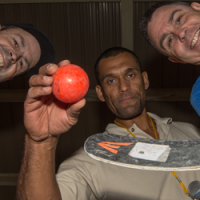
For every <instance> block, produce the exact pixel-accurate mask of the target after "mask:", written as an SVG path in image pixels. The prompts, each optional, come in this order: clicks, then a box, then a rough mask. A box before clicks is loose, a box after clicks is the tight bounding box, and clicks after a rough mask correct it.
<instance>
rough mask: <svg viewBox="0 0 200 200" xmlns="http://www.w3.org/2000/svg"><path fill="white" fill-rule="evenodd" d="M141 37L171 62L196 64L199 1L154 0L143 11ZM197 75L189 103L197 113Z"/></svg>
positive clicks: (199, 47) (199, 54)
mask: <svg viewBox="0 0 200 200" xmlns="http://www.w3.org/2000/svg"><path fill="white" fill-rule="evenodd" d="M140 28H141V31H142V33H143V35H144V37H145V38H146V39H147V40H148V41H149V42H150V43H151V44H152V45H153V46H154V47H155V48H156V49H157V50H158V51H159V52H160V53H162V54H164V55H165V56H167V57H168V59H169V60H170V61H172V62H176V63H190V64H194V65H200V40H199V33H200V4H199V3H197V2H193V3H191V5H189V4H188V3H185V2H171V1H170V2H169V1H168V2H158V3H157V4H155V5H153V6H152V7H151V8H149V9H148V10H147V11H146V13H145V14H144V16H143V18H142V20H141V23H140ZM199 87H200V78H199V79H198V80H197V81H196V83H195V85H194V86H193V90H192V94H191V99H190V100H191V104H192V106H193V107H194V108H195V110H196V111H197V113H198V114H199V115H200V103H199V102H200V95H199Z"/></svg>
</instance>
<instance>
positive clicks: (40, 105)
mask: <svg viewBox="0 0 200 200" xmlns="http://www.w3.org/2000/svg"><path fill="white" fill-rule="evenodd" d="M66 64H70V63H69V61H67V60H65V61H62V62H60V63H59V65H55V64H47V65H44V66H42V67H41V68H40V70H39V74H37V75H34V76H32V77H31V78H30V81H29V84H30V89H29V91H28V94H27V97H26V100H25V103H24V124H25V127H26V129H27V131H28V134H29V136H30V137H31V139H33V140H34V141H42V140H45V139H47V138H48V137H49V136H55V137H57V136H59V135H60V134H61V133H64V132H66V131H68V130H69V129H70V128H71V127H72V126H73V125H75V124H76V123H77V121H78V115H79V113H80V111H81V108H82V107H84V105H85V102H86V101H85V99H82V100H81V101H79V102H77V103H75V104H65V103H62V102H60V101H59V100H57V99H56V98H55V97H54V96H53V94H52V87H51V86H52V83H53V78H52V75H53V74H54V73H55V72H56V70H57V69H58V67H59V66H62V65H66Z"/></svg>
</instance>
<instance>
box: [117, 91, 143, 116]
mask: <svg viewBox="0 0 200 200" xmlns="http://www.w3.org/2000/svg"><path fill="white" fill-rule="evenodd" d="M134 98H137V99H138V101H137V103H136V104H134V105H128V106H127V107H125V108H122V107H119V106H116V105H115V104H114V106H115V109H116V113H117V116H118V117H119V118H121V119H131V118H135V117H137V116H139V115H140V114H141V113H142V112H143V110H144V108H145V102H142V100H141V96H140V95H135V97H134Z"/></svg>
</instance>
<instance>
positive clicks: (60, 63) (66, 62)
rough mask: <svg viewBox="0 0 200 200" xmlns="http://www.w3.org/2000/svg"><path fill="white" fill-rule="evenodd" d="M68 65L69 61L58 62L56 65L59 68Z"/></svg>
mask: <svg viewBox="0 0 200 200" xmlns="http://www.w3.org/2000/svg"><path fill="white" fill-rule="evenodd" d="M69 64H70V61H69V60H63V61H60V62H59V63H58V66H59V67H60V66H63V65H69Z"/></svg>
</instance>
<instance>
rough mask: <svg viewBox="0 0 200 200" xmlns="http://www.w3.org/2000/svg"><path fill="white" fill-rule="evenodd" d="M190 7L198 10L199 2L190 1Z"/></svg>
mask: <svg viewBox="0 0 200 200" xmlns="http://www.w3.org/2000/svg"><path fill="white" fill-rule="evenodd" d="M191 7H192V8H193V9H195V10H198V11H200V4H199V3H197V2H192V3H191Z"/></svg>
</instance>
